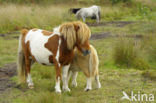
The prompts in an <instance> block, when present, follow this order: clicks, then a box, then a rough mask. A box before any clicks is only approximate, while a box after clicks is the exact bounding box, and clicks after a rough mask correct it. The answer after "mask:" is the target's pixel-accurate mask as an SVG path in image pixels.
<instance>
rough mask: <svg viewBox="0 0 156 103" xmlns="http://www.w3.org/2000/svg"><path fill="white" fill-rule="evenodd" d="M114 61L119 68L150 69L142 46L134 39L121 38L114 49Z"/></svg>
mask: <svg viewBox="0 0 156 103" xmlns="http://www.w3.org/2000/svg"><path fill="white" fill-rule="evenodd" d="M113 59H114V62H115V64H117V65H118V66H126V67H128V68H130V67H133V68H137V69H148V68H149V64H148V63H147V61H146V60H145V58H144V54H143V52H142V50H141V48H140V44H139V43H138V42H137V41H135V40H134V39H129V38H122V37H121V38H120V39H119V40H117V41H116V43H115V44H114V48H113Z"/></svg>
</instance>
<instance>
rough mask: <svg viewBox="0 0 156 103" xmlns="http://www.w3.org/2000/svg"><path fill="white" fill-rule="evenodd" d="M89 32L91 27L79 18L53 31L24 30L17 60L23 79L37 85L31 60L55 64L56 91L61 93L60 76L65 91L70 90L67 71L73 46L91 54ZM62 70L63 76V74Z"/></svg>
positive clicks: (31, 86) (71, 57) (72, 55)
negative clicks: (33, 79) (34, 81)
mask: <svg viewBox="0 0 156 103" xmlns="http://www.w3.org/2000/svg"><path fill="white" fill-rule="evenodd" d="M90 35H91V32H90V29H89V28H88V26H87V25H86V24H84V23H82V22H80V21H75V22H68V23H64V24H62V25H60V26H59V27H57V28H55V29H54V30H53V32H49V31H46V30H42V29H31V30H27V29H24V30H22V35H20V38H19V48H18V62H17V65H18V73H19V77H20V81H21V82H24V81H26V82H27V83H28V87H29V88H33V87H34V84H33V81H32V79H31V74H30V67H31V65H32V62H33V61H36V62H38V63H40V64H43V65H52V64H54V66H55V70H56V84H55V91H56V92H61V89H60V79H61V78H62V80H63V87H62V88H63V90H64V91H70V89H69V88H68V83H67V74H68V70H69V67H70V64H71V62H72V60H73V58H74V48H75V47H77V48H78V49H79V50H80V51H81V52H82V53H83V55H87V54H89V51H90V47H89V38H90ZM61 69H62V75H63V76H61ZM26 79H27V80H26Z"/></svg>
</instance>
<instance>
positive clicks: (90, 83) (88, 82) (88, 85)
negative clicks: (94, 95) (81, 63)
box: [85, 77, 92, 91]
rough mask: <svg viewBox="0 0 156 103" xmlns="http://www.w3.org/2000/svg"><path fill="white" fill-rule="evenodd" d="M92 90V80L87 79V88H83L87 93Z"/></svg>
mask: <svg viewBox="0 0 156 103" xmlns="http://www.w3.org/2000/svg"><path fill="white" fill-rule="evenodd" d="M91 89H92V78H91V77H87V86H86V88H85V91H89V90H91Z"/></svg>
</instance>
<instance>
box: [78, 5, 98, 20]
mask: <svg viewBox="0 0 156 103" xmlns="http://www.w3.org/2000/svg"><path fill="white" fill-rule="evenodd" d="M87 17H90V18H92V19H95V18H96V21H97V23H99V22H100V7H99V6H96V5H94V6H91V7H88V8H81V9H80V10H79V11H78V12H77V13H76V18H77V19H80V18H82V19H83V22H85V19H86V18H87Z"/></svg>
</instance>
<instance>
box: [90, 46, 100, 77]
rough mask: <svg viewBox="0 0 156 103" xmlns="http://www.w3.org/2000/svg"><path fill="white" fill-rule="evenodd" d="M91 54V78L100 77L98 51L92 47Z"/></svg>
mask: <svg viewBox="0 0 156 103" xmlns="http://www.w3.org/2000/svg"><path fill="white" fill-rule="evenodd" d="M90 49H91V53H90V57H89V72H90V76H92V77H93V76H95V75H98V66H99V59H98V55H97V51H96V49H95V48H94V47H93V46H92V45H90Z"/></svg>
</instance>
